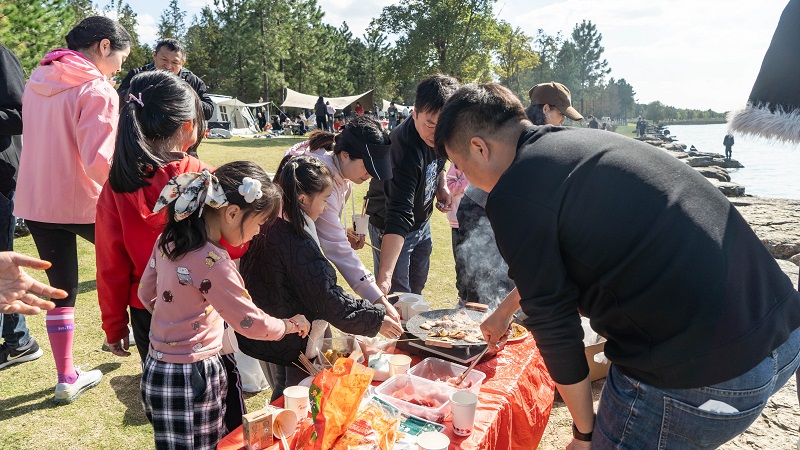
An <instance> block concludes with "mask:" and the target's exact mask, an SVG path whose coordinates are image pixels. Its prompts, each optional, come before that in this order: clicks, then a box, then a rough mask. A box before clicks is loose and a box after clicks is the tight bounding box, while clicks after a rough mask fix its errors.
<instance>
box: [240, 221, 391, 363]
mask: <svg viewBox="0 0 800 450" xmlns="http://www.w3.org/2000/svg"><path fill="white" fill-rule="evenodd" d="M240 272H241V274H242V277H243V278H244V283H245V286H247V290H248V292H249V293H250V295H251V296H252V297H253V301H254V302H255V304H256V305H257V306H258V307H259V308H261V309H262V310H264V311H265V312H266V313H267V314H269V315H271V316H273V317H277V318H280V319H288V318H290V317H292V316H294V315H296V314H302V315H304V316H305V317H306V319H308V321H309V322H311V321H314V320H317V319H322V320H326V321H327V322H328V323H330V324H331V325H333V326H334V327H336V328H338V329H339V330H341V331H344V332H346V333H352V334H357V335H361V336H375V335H376V334H378V331H380V328H381V325H382V324H383V317H384V316H385V315H386V309H385V308H384V307H383V305H373V304H372V303H370V302H369V301H367V300H363V299H357V298H354V297H353V296H352V295H350V294H347V293H346V292H344V290H342V288H341V287H339V286H338V285H337V284H336V270H335V269H334V268H333V266H332V265H331V263H330V262H328V260H327V259H325V256H324V255H323V254H322V251H321V250H320V248H319V246H318V245H317V243H316V242H315V241H314V240H313V239H312V238H311V237H309V236H299V235H298V234H297V233H295V232H294V231H293V230H292V227H291V225H290V224H289V223H287V222H286V221H285V220H283V219H280V218H279V219H277V220H276V221H275V223H274V224H272V225H271V226H270V225H264V227H262V229H261V233H259V234H258V235H257V236H256V237H255V238H253V240H252V241H251V242H250V248H249V250H248V251H247V253H246V254H245V255H244V256H243V257H242V262H241V268H240ZM236 338H237V340H238V341H239V348H240V349H241V351H242V352H243V353H244V354H245V355H248V356H251V357H253V358H256V359H260V360H262V361H268V362H271V363H274V364H279V365H283V366H290V365H291V364H292V363H293V362H294V363H299V361H298V357H299V356H300V354H301V353H303V352H305V350H306V344H307V343H308V338H301V337H300V336H299V335H297V334H289V335H286V336H285V337H284V338H283V339H281V340H280V341H259V340H253V339H248V338H246V337H244V336H242V335H240V334H238V333H237V335H236Z"/></svg>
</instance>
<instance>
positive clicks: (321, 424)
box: [305, 358, 375, 450]
mask: <svg viewBox="0 0 800 450" xmlns="http://www.w3.org/2000/svg"><path fill="white" fill-rule="evenodd" d="M374 372H375V371H373V370H372V369H370V368H368V367H364V366H362V365H361V364H358V363H356V362H355V361H353V360H352V359H350V358H339V359H338V360H336V363H335V364H334V365H333V367H331V368H330V369H325V370H323V371H322V372H320V373H319V374H318V375H317V376H316V377H315V378H314V381H313V382H311V389H310V397H311V416H312V418H313V419H314V433H312V435H311V440H310V441H307V444H306V446H305V448H306V449H312V448H313V449H314V450H323V449H324V450H328V449H330V448H331V447H332V446H333V443H334V442H336V439H338V438H339V436H341V435H342V434H343V433H344V432H345V430H346V429H347V427H348V426H349V425H350V424H351V423H352V422H353V420H354V419H355V417H356V413H357V412H358V405H359V404H360V403H361V397H363V395H364V392H365V391H366V390H367V388H368V387H369V385H370V383H371V382H372V376H373V374H374Z"/></svg>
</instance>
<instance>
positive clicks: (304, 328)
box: [283, 314, 311, 338]
mask: <svg viewBox="0 0 800 450" xmlns="http://www.w3.org/2000/svg"><path fill="white" fill-rule="evenodd" d="M283 323H284V324H286V334H290V333H297V334H298V335H300V337H301V338H304V337H306V336H308V332H309V331H310V330H311V324H310V323H308V320H307V319H306V316H304V315H302V314H297V315H295V316H294V317H291V318H289V319H283Z"/></svg>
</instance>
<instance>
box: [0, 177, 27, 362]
mask: <svg viewBox="0 0 800 450" xmlns="http://www.w3.org/2000/svg"><path fill="white" fill-rule="evenodd" d="M16 223H17V220H16V219H15V218H14V191H6V192H0V250H14V227H15V225H16ZM0 330H2V337H3V342H4V343H5V345H7V346H8V347H10V348H18V347H23V346H25V345H27V344H28V342H29V341H30V340H31V334H30V330H29V329H28V326H27V324H26V323H25V316H24V315H23V314H19V313H14V314H0Z"/></svg>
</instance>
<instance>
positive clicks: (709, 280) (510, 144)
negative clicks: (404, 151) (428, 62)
mask: <svg viewBox="0 0 800 450" xmlns="http://www.w3.org/2000/svg"><path fill="white" fill-rule="evenodd" d="M435 137H436V148H437V150H438V152H439V154H440V155H441V156H443V157H445V156H448V157H449V158H450V159H451V160H452V161H453V163H455V164H456V165H458V167H459V169H461V170H462V171H463V172H464V175H465V176H466V177H467V179H468V180H469V181H470V183H471V184H474V185H475V186H477V187H479V188H480V189H483V190H485V191H487V192H490V194H489V198H488V201H487V207H486V210H487V214H488V217H489V221H490V222H491V224H492V228H493V229H494V232H495V236H496V238H497V245H498V247H499V249H500V253H501V254H502V255H503V258H504V259H505V260H506V262H507V263H508V266H509V275H510V277H511V278H512V279H513V280H514V282H515V284H516V286H517V288H518V289H519V293H520V296H521V301H520V303H519V304H520V306H521V307H522V309H523V311H524V312H525V313H526V314H527V315H528V318H527V319H526V320H525V324H526V326H527V327H528V328H529V329H530V330H531V331H532V333H533V335H534V337H535V338H536V342H537V344H538V346H539V349H540V351H541V354H542V357H543V358H544V361H545V364H546V365H547V368H548V370H549V372H550V375H551V376H552V377H553V380H554V381H555V382H556V385H557V386H558V389H559V392H560V393H561V396H562V397H563V398H564V401H565V403H566V404H567V407H568V408H569V410H570V413H571V415H572V418H573V441H572V442H571V443H570V445H569V447H568V448H570V449H588V448H590V447H591V448H593V449H609V448H615V449H617V448H626V449H628V448H629V449H649V448H681V449H684V448H716V447H718V446H720V445H722V444H723V443H724V442H726V441H728V440H730V439H731V438H733V437H735V436H736V435H738V434H739V433H742V432H743V431H744V430H745V429H747V427H748V426H749V425H750V424H751V423H752V422H753V421H754V420H755V419H756V418H757V417H758V415H759V414H760V412H761V411H762V410H763V408H764V405H765V404H766V401H767V399H768V398H769V397H770V396H771V395H772V394H773V393H775V392H777V391H778V390H779V389H780V388H781V387H782V386H783V385H784V384H785V383H786V381H787V380H788V378H789V377H790V376H791V375H793V374H794V373H795V371H797V369H798V365H800V328H799V327H800V293H798V292H797V291H796V290H795V289H794V286H793V285H792V282H791V281H790V280H789V279H788V278H787V277H786V275H785V274H784V273H783V272H782V271H781V269H780V267H779V266H778V265H777V263H776V262H775V260H774V258H773V257H772V256H771V255H770V253H769V252H768V251H767V249H766V248H765V247H764V245H763V244H762V243H761V241H760V240H759V238H758V237H757V236H756V235H755V233H754V232H753V231H752V229H751V228H750V227H749V225H748V224H747V222H745V220H744V219H743V218H742V216H741V215H740V214H739V213H738V211H737V210H736V208H735V207H734V206H733V205H732V204H731V203H730V202H729V201H728V199H727V198H725V196H723V195H722V194H721V193H720V192H719V191H718V190H717V189H716V188H714V187H713V186H712V185H711V184H710V183H708V181H706V180H705V179H704V178H703V177H702V176H701V175H700V174H698V173H697V172H696V171H694V170H693V169H692V168H691V167H689V166H687V165H686V164H684V163H683V162H681V161H679V160H677V159H675V158H673V157H671V156H669V155H667V154H665V153H663V152H661V151H660V150H658V149H655V148H653V147H652V146H649V145H647V144H644V143H640V142H637V141H635V140H632V139H629V138H626V137H622V136H620V135H617V134H614V133H597V132H595V131H594V130H586V129H578V128H569V127H551V126H544V127H534V126H532V125H531V123H530V122H529V121H528V120H527V119H526V117H525V112H524V110H523V107H522V105H521V104H520V103H519V100H517V99H516V97H515V96H514V95H513V94H512V93H511V92H510V91H509V90H508V89H506V88H503V87H502V86H499V85H497V84H486V85H477V86H476V85H471V86H466V87H464V88H462V89H460V90H459V91H457V92H456V93H455V94H453V96H452V97H451V99H450V100H449V101H448V102H447V104H446V105H445V107H444V108H443V110H442V112H441V114H440V116H439V122H438V124H437V127H436V136H435ZM688 267H691V269H690V270H688V269H687V268H688ZM508 309H515V308H508ZM511 314H513V310H511V311H509V310H507V309H506V308H504V307H500V308H498V309H497V310H496V311H495V313H494V314H492V315H491V316H490V317H489V318H488V319H487V320H486V321H485V322H484V324H483V325H482V326H481V328H482V330H483V331H484V335H485V336H486V338H487V341H489V342H490V345H492V344H494V343H496V342H497V341H498V340H499V339H500V338H501V337H502V335H503V333H505V332H506V330H507V327H508V323H509V321H510V319H511ZM581 315H584V316H586V317H588V318H589V319H590V320H591V325H592V328H593V329H594V330H595V331H597V332H598V333H599V334H600V335H602V336H603V337H605V338H606V339H607V342H606V345H605V354H606V356H607V357H608V359H609V360H610V361H611V362H612V365H611V368H610V370H609V375H608V378H607V380H606V384H605V386H604V388H603V393H602V396H601V398H600V405H599V408H598V411H597V415H596V418H595V415H594V412H593V407H592V393H591V385H590V382H589V377H588V373H589V368H588V365H587V362H586V358H585V354H584V346H583V342H582V339H581V338H582V335H583V333H582V330H581V324H580V316H581Z"/></svg>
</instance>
